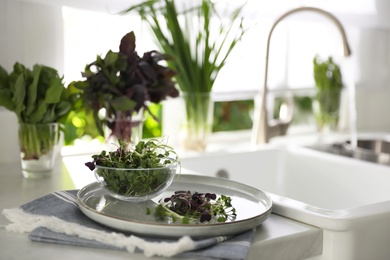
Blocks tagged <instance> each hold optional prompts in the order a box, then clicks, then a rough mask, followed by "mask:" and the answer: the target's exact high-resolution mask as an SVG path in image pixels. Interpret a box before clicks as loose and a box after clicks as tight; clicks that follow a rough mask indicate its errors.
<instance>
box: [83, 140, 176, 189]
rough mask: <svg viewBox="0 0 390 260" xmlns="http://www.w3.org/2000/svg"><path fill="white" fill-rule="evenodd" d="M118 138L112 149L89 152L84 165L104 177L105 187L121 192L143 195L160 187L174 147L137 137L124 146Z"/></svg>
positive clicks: (166, 179)
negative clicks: (94, 153)
mask: <svg viewBox="0 0 390 260" xmlns="http://www.w3.org/2000/svg"><path fill="white" fill-rule="evenodd" d="M126 147H127V145H126V144H125V143H122V142H120V147H118V149H117V150H116V151H112V152H106V151H104V150H103V151H102V152H101V153H100V154H96V155H93V156H92V158H93V161H92V162H87V163H86V164H85V165H86V166H87V167H88V168H90V170H95V173H96V174H97V175H98V176H100V177H102V178H103V179H104V182H105V185H106V187H107V188H108V189H109V190H111V191H113V192H115V193H117V194H119V195H124V196H138V197H140V196H144V195H147V194H150V193H151V192H155V191H158V190H159V189H162V188H163V187H164V186H165V185H166V184H167V182H169V180H170V179H171V177H172V175H173V173H172V172H174V171H176V166H177V163H178V161H177V160H178V157H177V155H176V153H175V151H174V150H173V149H172V148H171V147H169V146H167V145H165V144H163V143H160V142H157V141H156V140H149V141H147V142H145V141H140V142H139V143H138V144H137V145H136V146H135V147H134V148H132V149H131V150H128V149H127V148H126Z"/></svg>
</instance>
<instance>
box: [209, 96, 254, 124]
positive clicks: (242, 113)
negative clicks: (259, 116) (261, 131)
mask: <svg viewBox="0 0 390 260" xmlns="http://www.w3.org/2000/svg"><path fill="white" fill-rule="evenodd" d="M253 106H254V102H253V100H240V101H228V102H215V103H214V120H213V131H214V132H217V131H234V130H243V129H250V128H251V127H252V124H253V123H252V119H251V117H250V111H251V110H253Z"/></svg>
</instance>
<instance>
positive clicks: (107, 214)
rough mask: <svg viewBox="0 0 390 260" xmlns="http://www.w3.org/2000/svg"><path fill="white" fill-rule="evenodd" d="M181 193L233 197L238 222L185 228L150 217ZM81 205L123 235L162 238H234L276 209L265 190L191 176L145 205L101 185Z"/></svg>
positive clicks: (89, 189) (82, 196)
mask: <svg viewBox="0 0 390 260" xmlns="http://www.w3.org/2000/svg"><path fill="white" fill-rule="evenodd" d="M177 190H189V191H191V192H195V191H197V192H209V193H215V194H217V196H220V195H221V194H223V195H226V196H230V197H231V198H232V205H233V207H234V208H235V209H236V213H237V218H236V219H235V220H234V221H230V222H224V223H207V224H202V223H201V224H181V223H168V222H161V221H157V220H156V219H155V217H154V216H153V214H150V215H147V214H146V209H147V208H154V207H155V205H156V203H157V202H158V201H159V199H161V198H165V197H170V196H171V195H172V194H173V192H174V191H177ZM77 201H78V204H79V207H80V209H81V211H82V212H83V213H84V214H85V215H86V216H87V217H89V218H91V219H92V220H94V221H96V222H98V223H101V224H103V225H106V226H108V227H111V228H114V229H117V230H120V231H125V232H131V233H135V234H142V235H149V236H160V237H180V236H184V235H188V236H192V237H208V236H219V235H234V234H237V233H241V232H243V231H246V230H249V229H252V228H254V227H256V226H258V225H259V224H261V223H262V222H263V221H264V220H266V219H267V217H268V216H269V214H270V213H271V209H272V201H271V199H270V198H269V196H268V195H267V194H266V193H264V192H263V191H261V190H258V189H256V188H253V187H250V186H248V185H245V184H242V183H238V182H234V181H230V180H226V179H220V178H213V177H207V176H201V175H189V174H181V175H177V176H176V177H175V180H174V181H173V183H172V184H171V186H170V187H169V188H168V190H167V191H166V192H164V193H163V194H161V195H160V196H159V197H157V198H155V199H153V200H150V201H146V202H142V203H134V202H126V201H121V200H118V199H115V198H113V197H111V196H110V195H108V194H107V192H106V191H105V189H102V188H101V186H100V185H99V184H98V183H91V184H89V185H87V186H85V187H84V188H82V189H80V191H79V192H78V194H77Z"/></svg>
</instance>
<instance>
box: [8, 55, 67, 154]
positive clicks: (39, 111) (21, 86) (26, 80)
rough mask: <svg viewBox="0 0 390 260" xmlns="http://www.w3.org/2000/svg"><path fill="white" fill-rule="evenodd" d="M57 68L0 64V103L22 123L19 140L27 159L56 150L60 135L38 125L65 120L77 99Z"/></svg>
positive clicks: (37, 65)
mask: <svg viewBox="0 0 390 260" xmlns="http://www.w3.org/2000/svg"><path fill="white" fill-rule="evenodd" d="M62 80H63V78H61V77H59V75H58V72H57V70H55V69H53V68H50V67H48V66H44V65H39V64H36V65H34V66H33V69H32V70H30V69H28V68H26V67H25V66H24V65H22V64H20V63H18V62H17V63H15V64H14V66H13V71H12V72H11V73H10V74H8V72H7V71H6V70H5V69H4V68H3V67H1V66H0V106H4V107H5V108H7V109H8V110H10V111H12V112H14V113H15V114H16V116H17V119H18V122H19V124H20V129H19V142H20V146H21V150H22V151H23V152H24V158H25V159H39V158H40V157H41V155H43V154H46V153H47V152H48V151H51V150H52V149H53V146H54V145H55V144H56V143H57V141H58V136H53V134H52V133H51V132H50V131H43V130H39V131H38V130H37V129H36V128H35V125H43V124H49V123H58V122H63V121H64V120H65V119H66V116H67V115H68V113H69V111H70V110H71V107H72V103H73V100H72V99H71V96H70V93H69V92H68V91H67V89H66V88H65V86H64V84H63V82H62Z"/></svg>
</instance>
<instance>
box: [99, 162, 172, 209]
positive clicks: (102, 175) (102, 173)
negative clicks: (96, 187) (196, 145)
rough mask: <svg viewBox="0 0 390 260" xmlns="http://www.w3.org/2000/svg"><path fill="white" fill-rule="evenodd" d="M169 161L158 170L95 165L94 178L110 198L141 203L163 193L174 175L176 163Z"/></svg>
mask: <svg viewBox="0 0 390 260" xmlns="http://www.w3.org/2000/svg"><path fill="white" fill-rule="evenodd" d="M169 160H171V163H170V164H166V165H164V166H162V167H158V168H138V169H126V168H111V167H104V166H99V165H96V167H95V171H94V173H95V177H96V179H97V181H98V182H99V183H100V185H101V186H102V187H103V188H104V189H106V191H107V192H108V194H110V195H111V196H112V197H114V198H117V199H119V200H124V201H132V202H142V201H146V200H149V199H152V198H154V197H157V196H158V195H159V194H161V193H162V192H164V191H165V190H166V189H167V188H168V187H169V185H171V183H172V181H173V178H174V177H175V175H176V171H177V168H178V165H179V163H178V161H176V160H173V159H169Z"/></svg>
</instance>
